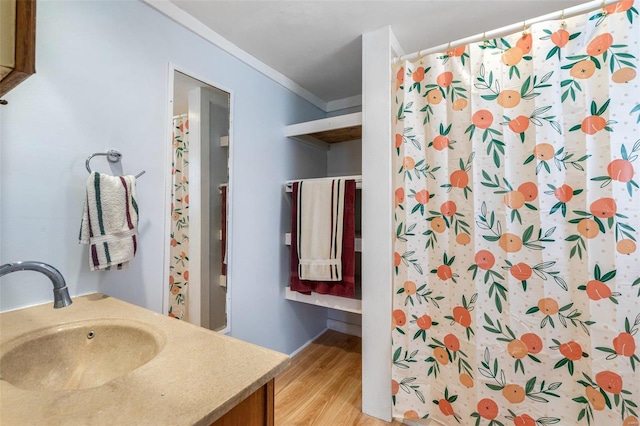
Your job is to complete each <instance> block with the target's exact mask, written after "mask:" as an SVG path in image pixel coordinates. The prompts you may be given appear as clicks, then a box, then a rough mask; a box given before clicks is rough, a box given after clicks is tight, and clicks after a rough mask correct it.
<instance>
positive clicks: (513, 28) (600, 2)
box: [394, 0, 620, 62]
mask: <svg viewBox="0 0 640 426" xmlns="http://www.w3.org/2000/svg"><path fill="white" fill-rule="evenodd" d="M617 1H620V0H593V1H590V2H589V3H583V4H579V5H577V6H573V7H570V8H568V9H564V10H558V11H557V12H551V13H547V14H546V15H542V16H538V17H536V18H531V19H527V20H525V21H522V22H517V23H515V24H511V25H507V26H504V27H501V28H498V29H495V30H491V31H486V32H484V33H480V34H476V35H473V36H470V37H466V38H463V39H460V40H456V41H452V42H451V43H445V44H441V45H440V46H435V47H430V48H428V49H425V50H420V51H418V52H414V53H410V54H407V55H404V54H402V56H400V57H396V58H395V59H394V61H395V62H397V61H412V60H414V59H417V58H418V57H420V56H425V55H430V54H432V53H437V52H444V51H446V50H448V49H450V48H452V47H456V46H464V45H465V44H469V43H475V42H478V41H481V40H484V39H492V38H496V37H500V36H503V35H505V34H511V33H515V32H518V31H521V30H522V28H523V27H530V26H531V25H533V24H537V23H539V22H542V21H549V20H554V19H562V18H563V17H564V19H569V18H571V17H573V16H576V15H580V14H581V13H584V12H590V11H595V10H597V9H600V8H602V7H604V6H606V5H608V4H611V3H615V2H617Z"/></svg>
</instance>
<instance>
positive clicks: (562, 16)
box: [560, 9, 567, 28]
mask: <svg viewBox="0 0 640 426" xmlns="http://www.w3.org/2000/svg"><path fill="white" fill-rule="evenodd" d="M560 26H561V27H563V28H564V27H566V26H567V23H566V22H565V21H564V9H562V13H561V14H560Z"/></svg>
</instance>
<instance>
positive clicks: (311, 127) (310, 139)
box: [285, 112, 362, 150]
mask: <svg viewBox="0 0 640 426" xmlns="http://www.w3.org/2000/svg"><path fill="white" fill-rule="evenodd" d="M285 136H287V137H290V138H294V139H297V140H299V141H301V142H305V143H308V144H310V145H313V146H315V147H320V148H323V149H327V150H328V149H329V146H330V144H332V143H339V142H347V141H352V140H358V139H362V113H361V112H354V113H352V114H345V115H339V116H336V117H329V118H323V119H321V120H314V121H307V122H305V123H298V124H291V125H289V126H286V127H285Z"/></svg>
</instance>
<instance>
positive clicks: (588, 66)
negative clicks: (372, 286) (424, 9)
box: [391, 0, 640, 426]
mask: <svg viewBox="0 0 640 426" xmlns="http://www.w3.org/2000/svg"><path fill="white" fill-rule="evenodd" d="M639 57H640V18H639V16H638V5H637V4H636V5H635V6H634V4H633V1H626V0H625V1H622V2H619V3H616V4H614V5H611V6H607V7H606V8H605V9H604V10H597V11H594V12H591V13H588V14H585V15H581V16H578V17H574V18H571V19H567V20H566V22H562V21H547V22H543V23H538V24H535V25H533V27H532V28H527V29H526V31H525V32H524V33H523V32H519V33H517V34H512V35H510V36H505V37H502V38H497V39H491V40H484V41H482V42H479V43H474V44H470V45H467V46H463V47H459V48H453V49H450V50H449V51H447V52H443V53H439V54H433V55H429V56H427V57H424V58H418V59H417V60H415V61H413V62H401V63H398V64H395V65H394V68H393V74H394V75H395V78H394V82H393V87H392V90H393V93H392V106H393V108H394V110H393V111H392V114H393V118H392V120H393V124H394V133H395V135H394V139H393V150H394V154H395V155H394V172H395V173H394V188H395V210H394V215H395V226H394V232H395V243H394V251H395V252H394V265H395V278H394V288H393V292H394V298H393V308H392V309H393V312H392V322H393V329H392V339H393V344H392V362H393V367H392V383H391V384H392V402H393V415H394V416H395V417H400V418H405V419H430V420H434V421H435V422H434V423H437V424H445V425H453V424H462V425H491V426H500V425H512V424H515V425H526V426H536V425H538V426H545V425H553V424H557V425H592V426H604V425H606V426H612V425H625V426H628V425H637V424H638V421H637V418H638V414H639V413H640V411H639V410H638V404H640V358H639V354H640V351H638V350H637V349H636V347H637V345H638V343H639V341H638V338H639V337H638V334H637V332H638V329H639V328H640V256H639V252H638V251H637V240H638V238H639V237H640V233H639V230H640V188H639V186H638V184H639V183H640V180H639V179H638V172H639V171H640V159H639V155H640V89H639V80H640V79H638V78H637V77H636V69H637V66H638V64H639V61H638V58H639ZM416 422H420V420H416ZM425 423H426V421H425Z"/></svg>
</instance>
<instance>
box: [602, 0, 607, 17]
mask: <svg viewBox="0 0 640 426" xmlns="http://www.w3.org/2000/svg"><path fill="white" fill-rule="evenodd" d="M605 2H606V0H602V16H607V13H608V12H607V10H606V9H605V8H604V6H605Z"/></svg>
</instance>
